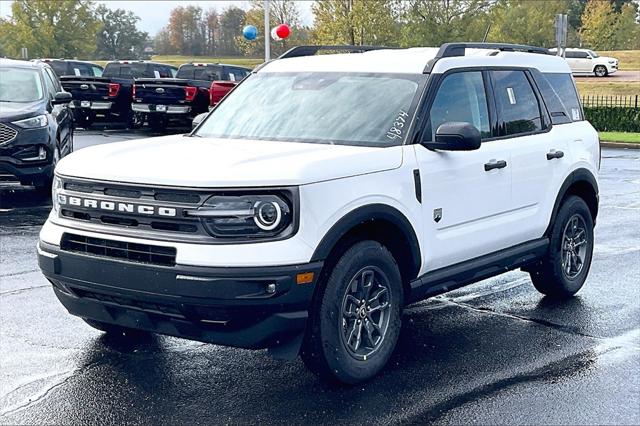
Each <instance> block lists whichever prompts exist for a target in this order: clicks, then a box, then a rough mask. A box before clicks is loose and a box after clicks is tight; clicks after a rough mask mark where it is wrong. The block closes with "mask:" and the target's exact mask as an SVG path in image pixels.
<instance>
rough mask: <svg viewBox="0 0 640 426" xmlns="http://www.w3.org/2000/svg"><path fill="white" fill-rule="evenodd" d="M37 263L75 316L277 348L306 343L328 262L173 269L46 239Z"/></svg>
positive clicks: (205, 339)
mask: <svg viewBox="0 0 640 426" xmlns="http://www.w3.org/2000/svg"><path fill="white" fill-rule="evenodd" d="M38 262H39V265H40V268H41V270H42V272H43V273H44V275H45V276H46V277H47V279H49V281H50V282H51V283H52V284H53V289H54V292H55V294H56V296H57V297H58V299H59V300H60V302H61V303H62V304H63V305H64V306H65V307H66V308H67V310H68V311H69V313H71V314H73V315H76V316H79V317H82V318H87V319H93V320H97V321H102V322H105V323H110V324H116V325H120V326H123V327H129V328H135V329H141V330H147V331H150V332H154V333H159V334H166V335H170V336H177V337H183V338H187V339H192V340H198V341H203V342H209V343H216V344H221V345H225V346H235V347H241V348H248V349H260V348H276V351H277V348H278V347H287V346H290V345H294V346H296V345H299V342H300V340H301V337H302V335H303V334H304V330H305V327H306V319H307V316H308V313H307V310H308V306H309V303H310V301H311V298H312V295H313V289H314V287H315V280H317V278H318V277H319V275H320V270H321V269H322V262H316V263H310V264H304V265H292V266H276V267H242V268H238V267H236V268H221V267H215V268H214V267H196V266H185V265H176V266H173V267H169V266H159V265H150V264H143V263H135V262H131V261H123V260H116V259H111V258H106V257H100V256H93V255H87V254H78V253H73V252H68V251H64V250H61V248H60V247H58V246H54V245H51V244H46V243H44V242H40V245H39V247H38ZM309 272H313V274H314V280H313V282H311V283H309V284H297V283H296V277H297V275H298V274H300V273H309ZM286 350H287V351H290V349H286ZM294 352H295V353H297V346H296V349H294ZM287 357H290V356H287Z"/></svg>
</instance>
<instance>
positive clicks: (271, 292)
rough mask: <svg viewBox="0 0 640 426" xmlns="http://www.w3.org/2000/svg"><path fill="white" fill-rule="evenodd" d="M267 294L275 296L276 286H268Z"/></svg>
mask: <svg viewBox="0 0 640 426" xmlns="http://www.w3.org/2000/svg"><path fill="white" fill-rule="evenodd" d="M266 290H267V293H269V294H273V293H275V292H276V285H275V284H273V283H271V284H267V289H266Z"/></svg>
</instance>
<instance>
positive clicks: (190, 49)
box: [167, 5, 205, 56]
mask: <svg viewBox="0 0 640 426" xmlns="http://www.w3.org/2000/svg"><path fill="white" fill-rule="evenodd" d="M167 30H168V32H169V40H170V42H171V45H172V46H173V47H174V48H175V49H176V51H177V52H178V53H179V54H181V55H191V56H192V55H196V56H198V55H202V54H203V53H204V49H205V35H204V31H203V25H202V8H200V7H198V6H191V5H190V6H187V7H183V6H178V7H176V8H174V9H173V10H172V11H171V13H170V15H169V24H168V25H167Z"/></svg>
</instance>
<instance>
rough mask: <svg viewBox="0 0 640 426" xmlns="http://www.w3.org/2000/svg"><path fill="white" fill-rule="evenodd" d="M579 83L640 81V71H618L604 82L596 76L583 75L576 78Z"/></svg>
mask: <svg viewBox="0 0 640 426" xmlns="http://www.w3.org/2000/svg"><path fill="white" fill-rule="evenodd" d="M575 78H576V80H578V81H600V82H612V83H615V82H618V81H620V82H622V81H640V70H634V71H617V72H615V73H613V74H610V75H608V76H607V77H605V79H604V80H602V77H596V76H595V75H581V76H575Z"/></svg>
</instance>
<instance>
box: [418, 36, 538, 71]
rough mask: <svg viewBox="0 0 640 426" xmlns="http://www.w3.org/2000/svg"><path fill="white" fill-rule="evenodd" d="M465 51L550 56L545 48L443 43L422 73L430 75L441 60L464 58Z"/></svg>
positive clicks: (520, 45)
mask: <svg viewBox="0 0 640 426" xmlns="http://www.w3.org/2000/svg"><path fill="white" fill-rule="evenodd" d="M466 49H488V50H499V51H501V52H526V53H539V54H542V55H551V52H549V49H547V48H545V47H537V46H527V45H526V44H509V43H445V44H443V45H442V46H440V50H438V53H437V54H436V56H435V57H434V58H433V59H431V60H430V61H429V62H427V66H426V67H425V69H424V71H423V72H424V73H425V74H426V73H430V72H431V70H432V69H433V66H434V65H435V64H436V62H438V60H439V59H442V58H451V57H454V56H465V52H466Z"/></svg>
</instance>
